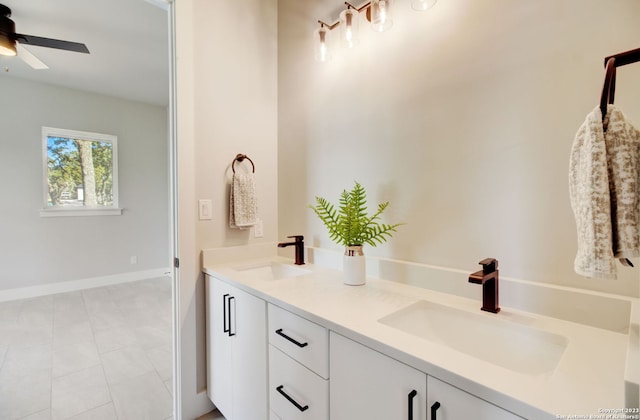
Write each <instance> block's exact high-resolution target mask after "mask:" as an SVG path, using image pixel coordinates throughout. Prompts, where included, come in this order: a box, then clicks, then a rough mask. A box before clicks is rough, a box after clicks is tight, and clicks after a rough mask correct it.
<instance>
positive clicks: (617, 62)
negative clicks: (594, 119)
mask: <svg viewBox="0 0 640 420" xmlns="http://www.w3.org/2000/svg"><path fill="white" fill-rule="evenodd" d="M638 61H640V48H636V49H635V50H629V51H625V52H621V53H618V54H614V55H610V56H608V57H605V58H604V66H605V68H606V72H605V77H604V85H603V86H602V95H601V96H600V111H601V112H602V121H603V122H604V118H605V116H606V115H607V105H608V104H613V101H614V99H615V94H616V68H617V67H620V66H626V65H627V64H632V63H637V62H638Z"/></svg>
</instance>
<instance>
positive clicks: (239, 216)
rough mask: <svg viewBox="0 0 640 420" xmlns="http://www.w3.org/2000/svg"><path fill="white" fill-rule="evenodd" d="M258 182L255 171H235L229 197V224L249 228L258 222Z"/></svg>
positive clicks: (234, 226) (233, 226)
mask: <svg viewBox="0 0 640 420" xmlns="http://www.w3.org/2000/svg"><path fill="white" fill-rule="evenodd" d="M256 202H257V200H256V183H255V177H254V175H253V173H235V174H233V181H232V183H231V194H230V197H229V226H230V227H232V228H240V229H242V228H247V227H250V226H253V225H255V224H256V217H257V213H258V212H257V205H256Z"/></svg>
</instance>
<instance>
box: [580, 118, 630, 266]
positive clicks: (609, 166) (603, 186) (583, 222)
mask: <svg viewBox="0 0 640 420" xmlns="http://www.w3.org/2000/svg"><path fill="white" fill-rule="evenodd" d="M604 125H606V127H607V131H606V133H605V132H604V130H603V121H602V113H601V111H600V108H599V107H596V108H595V109H594V110H593V111H592V112H590V113H589V115H587V118H586V119H585V121H584V123H583V124H582V126H580V129H579V130H578V133H577V134H576V137H575V139H574V141H573V147H572V150H571V160H570V166H569V193H570V198H571V207H572V208H573V212H574V216H575V219H576V226H577V229H578V252H577V255H576V259H575V262H574V269H575V271H576V273H578V274H580V275H583V276H586V277H593V278H611V279H615V278H616V266H615V258H620V259H621V261H622V262H623V263H624V264H625V265H627V264H626V260H625V258H632V257H637V256H640V195H639V194H640V191H638V188H639V187H640V185H639V181H640V180H639V177H640V130H638V129H636V128H635V127H633V125H631V123H630V122H629V121H627V120H626V118H625V116H624V115H623V114H622V112H621V111H620V110H619V109H618V108H617V107H615V106H613V105H609V106H608V110H607V116H606V118H605V121H604Z"/></svg>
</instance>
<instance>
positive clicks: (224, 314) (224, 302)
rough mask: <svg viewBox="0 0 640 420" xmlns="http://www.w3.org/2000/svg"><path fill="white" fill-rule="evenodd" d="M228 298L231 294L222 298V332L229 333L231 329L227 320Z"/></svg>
mask: <svg viewBox="0 0 640 420" xmlns="http://www.w3.org/2000/svg"><path fill="white" fill-rule="evenodd" d="M227 296H229V293H227V294H225V295H224V296H222V327H223V328H222V332H226V333H228V332H229V328H230V327H227V323H228V322H229V321H228V320H227Z"/></svg>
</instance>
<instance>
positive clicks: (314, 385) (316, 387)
mask: <svg viewBox="0 0 640 420" xmlns="http://www.w3.org/2000/svg"><path fill="white" fill-rule="evenodd" d="M268 313H269V323H268V325H269V403H270V408H271V412H272V417H274V418H276V419H280V418H281V419H282V420H328V419H329V380H328V378H329V348H328V347H329V332H328V330H327V329H326V328H324V327H322V326H320V325H318V324H315V323H313V322H311V321H308V320H306V319H304V318H302V317H299V316H297V315H294V314H292V313H291V312H288V311H286V310H284V309H282V308H279V307H277V306H275V305H272V304H269V309H268Z"/></svg>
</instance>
